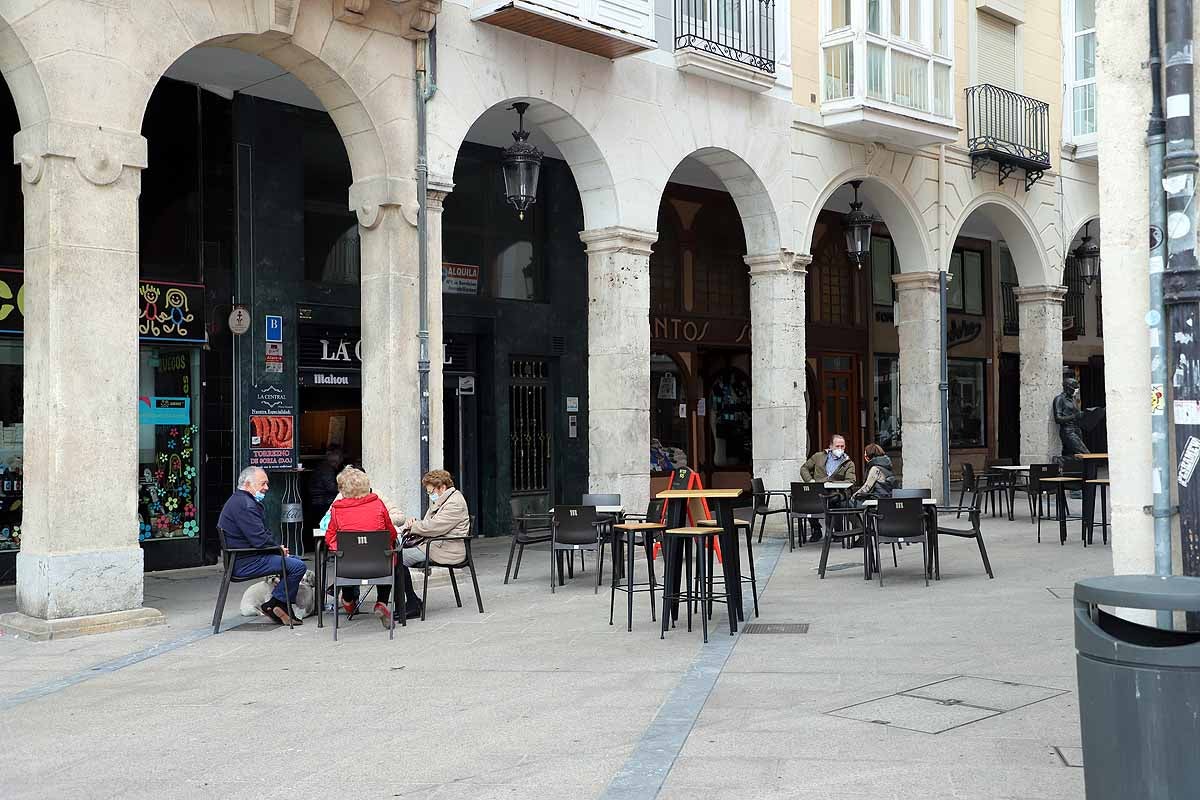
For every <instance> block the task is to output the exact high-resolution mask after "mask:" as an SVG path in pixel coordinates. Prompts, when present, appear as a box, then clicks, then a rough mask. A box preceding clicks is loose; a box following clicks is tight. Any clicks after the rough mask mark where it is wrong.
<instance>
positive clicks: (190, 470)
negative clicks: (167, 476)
mask: <svg viewBox="0 0 1200 800" xmlns="http://www.w3.org/2000/svg"><path fill="white" fill-rule="evenodd" d="M183 477H185V478H187V479H188V480H189V481H190V480H192V479H193V478H195V477H196V468H195V467H191V466H189V467H184V468H183Z"/></svg>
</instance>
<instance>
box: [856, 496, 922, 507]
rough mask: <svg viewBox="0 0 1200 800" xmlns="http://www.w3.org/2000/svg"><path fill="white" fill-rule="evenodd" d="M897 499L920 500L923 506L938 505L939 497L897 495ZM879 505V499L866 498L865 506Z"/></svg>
mask: <svg viewBox="0 0 1200 800" xmlns="http://www.w3.org/2000/svg"><path fill="white" fill-rule="evenodd" d="M893 499H895V500H920V501H921V505H923V506H936V505H937V498H935V497H896V498H893ZM878 505H879V501H878V500H864V501H863V508H875V507H876V506H878Z"/></svg>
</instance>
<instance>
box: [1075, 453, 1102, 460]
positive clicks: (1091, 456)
mask: <svg viewBox="0 0 1200 800" xmlns="http://www.w3.org/2000/svg"><path fill="white" fill-rule="evenodd" d="M1075 457H1076V458H1078V459H1080V460H1082V461H1088V460H1107V459H1108V453H1080V454H1079V455H1077V456H1075Z"/></svg>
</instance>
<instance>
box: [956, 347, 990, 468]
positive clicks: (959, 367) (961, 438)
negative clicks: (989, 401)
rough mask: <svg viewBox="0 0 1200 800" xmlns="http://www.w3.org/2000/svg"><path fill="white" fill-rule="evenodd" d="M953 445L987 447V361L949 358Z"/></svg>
mask: <svg viewBox="0 0 1200 800" xmlns="http://www.w3.org/2000/svg"><path fill="white" fill-rule="evenodd" d="M949 377H950V446H951V447H958V448H961V447H984V446H985V442H986V438H985V433H986V432H985V430H984V429H985V420H986V419H987V407H986V397H987V393H986V389H987V386H986V376H985V372H984V362H983V361H982V360H976V359H957V358H952V359H950V364H949Z"/></svg>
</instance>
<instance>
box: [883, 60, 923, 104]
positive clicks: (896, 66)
mask: <svg viewBox="0 0 1200 800" xmlns="http://www.w3.org/2000/svg"><path fill="white" fill-rule="evenodd" d="M892 101H893V102H895V103H897V104H898V105H902V106H907V107H908V108H912V109H915V110H917V111H926V110H928V108H929V61H928V60H926V59H925V58H921V57H918V56H912V55H909V54H908V53H902V52H900V51H898V50H893V51H892Z"/></svg>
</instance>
